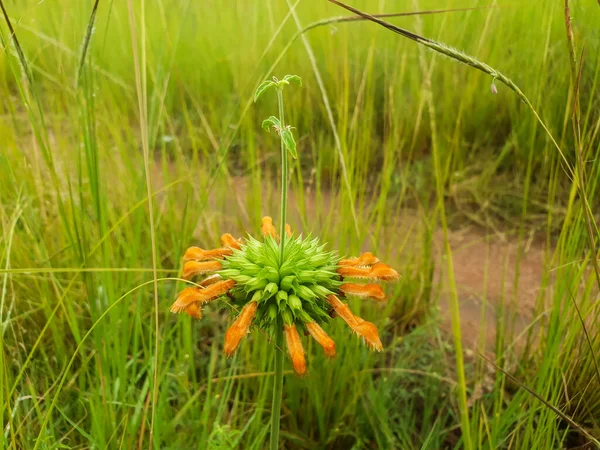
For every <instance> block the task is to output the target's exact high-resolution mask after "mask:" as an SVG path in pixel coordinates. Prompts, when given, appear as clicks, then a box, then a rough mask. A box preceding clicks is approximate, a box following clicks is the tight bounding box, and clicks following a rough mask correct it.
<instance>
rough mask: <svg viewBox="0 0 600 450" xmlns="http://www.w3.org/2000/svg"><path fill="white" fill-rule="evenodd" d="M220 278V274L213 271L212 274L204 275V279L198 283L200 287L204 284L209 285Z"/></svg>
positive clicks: (204, 285)
mask: <svg viewBox="0 0 600 450" xmlns="http://www.w3.org/2000/svg"><path fill="white" fill-rule="evenodd" d="M220 279H221V275H219V274H218V273H215V274H214V275H211V276H209V277H206V278H205V279H204V280H202V281H201V282H200V283H198V284H199V285H200V286H202V287H206V286H210V285H211V284H213V283H216V282H217V281H219V280H220Z"/></svg>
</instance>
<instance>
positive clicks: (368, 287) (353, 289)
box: [340, 283, 385, 301]
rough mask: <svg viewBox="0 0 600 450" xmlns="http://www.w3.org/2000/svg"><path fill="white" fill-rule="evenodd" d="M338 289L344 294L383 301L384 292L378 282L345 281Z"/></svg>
mask: <svg viewBox="0 0 600 450" xmlns="http://www.w3.org/2000/svg"><path fill="white" fill-rule="evenodd" d="M340 291H342V292H343V293H344V294H345V295H356V296H357V297H363V298H372V299H374V300H377V301H385V293H384V292H383V289H382V287H381V286H379V285H378V284H354V283H345V284H342V285H341V286H340Z"/></svg>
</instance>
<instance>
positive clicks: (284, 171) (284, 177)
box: [277, 88, 288, 353]
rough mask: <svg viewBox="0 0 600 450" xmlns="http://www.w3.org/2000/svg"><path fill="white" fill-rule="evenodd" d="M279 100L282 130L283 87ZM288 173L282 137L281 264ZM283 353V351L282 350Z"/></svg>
mask: <svg viewBox="0 0 600 450" xmlns="http://www.w3.org/2000/svg"><path fill="white" fill-rule="evenodd" d="M277 102H278V103H279V122H280V123H281V132H283V130H284V129H285V121H284V117H283V89H282V88H278V89H277ZM287 175H288V160H287V150H286V148H285V145H284V143H283V138H281V215H280V217H279V227H280V228H279V236H280V237H279V239H280V241H279V248H280V252H279V264H283V250H284V248H285V223H286V220H285V217H286V214H287V184H288V183H287ZM280 353H281V352H280Z"/></svg>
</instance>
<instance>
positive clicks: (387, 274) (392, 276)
mask: <svg viewBox="0 0 600 450" xmlns="http://www.w3.org/2000/svg"><path fill="white" fill-rule="evenodd" d="M370 278H376V279H378V280H383V281H392V280H398V279H399V278H400V274H399V273H398V272H396V271H395V270H394V269H392V268H391V267H390V266H388V265H387V264H384V263H378V264H375V265H374V266H373V267H371V272H370Z"/></svg>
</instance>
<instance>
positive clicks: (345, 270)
mask: <svg viewBox="0 0 600 450" xmlns="http://www.w3.org/2000/svg"><path fill="white" fill-rule="evenodd" d="M337 273H338V274H339V275H340V276H341V277H345V278H368V279H371V280H383V281H392V280H397V279H399V278H400V274H398V272H396V271H395V270H394V269H392V268H391V267H390V266H388V265H387V264H384V263H377V264H375V265H374V266H372V267H368V266H366V267H359V266H341V267H340V268H339V269H338V271H337Z"/></svg>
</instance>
